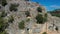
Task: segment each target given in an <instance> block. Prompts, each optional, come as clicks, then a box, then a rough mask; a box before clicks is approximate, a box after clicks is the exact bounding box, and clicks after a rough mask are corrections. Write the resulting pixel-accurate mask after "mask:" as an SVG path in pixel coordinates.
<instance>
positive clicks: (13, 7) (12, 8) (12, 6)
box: [9, 4, 19, 11]
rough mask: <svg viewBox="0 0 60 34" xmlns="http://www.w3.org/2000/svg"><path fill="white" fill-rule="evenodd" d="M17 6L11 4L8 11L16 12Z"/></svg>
mask: <svg viewBox="0 0 60 34" xmlns="http://www.w3.org/2000/svg"><path fill="white" fill-rule="evenodd" d="M18 6H19V4H11V6H10V8H9V9H10V11H17V7H18Z"/></svg>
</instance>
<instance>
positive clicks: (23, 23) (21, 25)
mask: <svg viewBox="0 0 60 34" xmlns="http://www.w3.org/2000/svg"><path fill="white" fill-rule="evenodd" d="M18 27H19V29H24V28H25V22H24V21H23V20H22V21H21V22H20V23H19V26H18Z"/></svg>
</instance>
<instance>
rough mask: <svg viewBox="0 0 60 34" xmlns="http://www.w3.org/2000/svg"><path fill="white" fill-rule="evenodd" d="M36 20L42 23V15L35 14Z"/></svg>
mask: <svg viewBox="0 0 60 34" xmlns="http://www.w3.org/2000/svg"><path fill="white" fill-rule="evenodd" d="M36 20H37V23H39V24H42V23H43V17H42V15H41V14H38V15H37V16H36Z"/></svg>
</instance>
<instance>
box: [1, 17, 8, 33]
mask: <svg viewBox="0 0 60 34" xmlns="http://www.w3.org/2000/svg"><path fill="white" fill-rule="evenodd" d="M7 27H8V23H6V22H5V21H4V19H3V18H2V17H0V34H5V33H6V32H4V31H5V29H6V28H7Z"/></svg>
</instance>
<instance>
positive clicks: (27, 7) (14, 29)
mask: <svg viewBox="0 0 60 34" xmlns="http://www.w3.org/2000/svg"><path fill="white" fill-rule="evenodd" d="M7 3H8V4H7V5H6V6H5V7H4V8H5V9H4V10H5V12H7V18H8V17H10V16H11V15H12V16H13V17H14V21H13V23H9V27H8V28H7V29H6V30H7V32H8V33H9V34H34V33H36V34H38V33H40V30H41V29H42V27H41V25H37V24H35V23H36V19H35V17H36V15H37V14H38V11H37V7H39V6H40V5H39V4H37V3H35V2H30V1H25V0H7ZM11 4H18V5H19V6H18V7H17V9H18V10H17V11H14V10H13V11H10V9H9V8H10V6H11ZM26 11H29V12H30V16H29V17H26V15H25V12H26ZM43 11H45V10H43ZM28 18H29V19H30V21H29V22H26V20H27V19H28ZM22 20H24V21H25V29H23V30H21V29H19V27H18V24H19V22H21V21H22ZM35 26H36V27H35ZM39 26H40V27H41V28H40V27H39ZM27 28H29V31H27Z"/></svg>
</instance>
